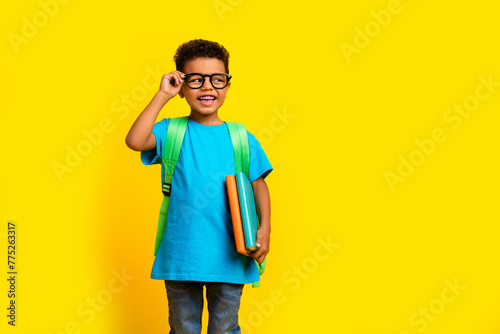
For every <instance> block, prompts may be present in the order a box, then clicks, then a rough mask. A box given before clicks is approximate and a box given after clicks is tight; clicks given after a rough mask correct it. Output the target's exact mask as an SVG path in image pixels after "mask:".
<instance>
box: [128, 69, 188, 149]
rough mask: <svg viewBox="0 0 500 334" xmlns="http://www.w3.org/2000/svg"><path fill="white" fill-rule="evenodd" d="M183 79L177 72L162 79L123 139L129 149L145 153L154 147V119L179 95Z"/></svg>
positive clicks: (182, 75)
mask: <svg viewBox="0 0 500 334" xmlns="http://www.w3.org/2000/svg"><path fill="white" fill-rule="evenodd" d="M183 77H184V73H182V72H179V71H173V72H170V73H168V74H165V75H164V76H163V77H162V80H161V83H160V89H159V90H158V92H157V93H156V94H155V96H154V97H153V99H152V100H151V102H149V104H148V106H147V107H146V108H145V109H144V110H143V111H142V113H141V114H140V115H139V117H137V119H136V120H135V122H134V124H133V125H132V127H131V128H130V130H129V132H128V134H127V137H126V138H125V143H126V144H127V146H128V147H129V148H131V149H132V150H134V151H146V150H150V149H152V148H155V147H156V138H155V136H154V135H153V126H154V125H155V122H156V118H157V117H158V114H159V113H160V111H161V108H163V106H164V105H165V104H166V103H167V102H168V101H169V100H170V99H171V98H173V97H174V96H175V95H177V94H178V93H179V91H180V89H181V87H182V83H183V82H184V79H183ZM171 81H172V82H171Z"/></svg>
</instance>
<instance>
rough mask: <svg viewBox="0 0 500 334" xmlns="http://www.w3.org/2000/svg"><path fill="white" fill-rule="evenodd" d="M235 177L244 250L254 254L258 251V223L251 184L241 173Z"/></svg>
mask: <svg viewBox="0 0 500 334" xmlns="http://www.w3.org/2000/svg"><path fill="white" fill-rule="evenodd" d="M235 177H236V186H237V188H238V199H239V201H240V211H241V224H242V226H243V235H244V236H245V248H246V249H247V250H248V251H250V252H255V251H256V250H257V249H258V247H257V246H256V245H255V243H256V242H257V230H258V228H259V221H258V218H257V210H256V208H255V199H254V197H253V188H252V184H251V183H250V181H249V180H248V178H247V177H246V175H245V174H244V173H242V172H240V173H236V175H235Z"/></svg>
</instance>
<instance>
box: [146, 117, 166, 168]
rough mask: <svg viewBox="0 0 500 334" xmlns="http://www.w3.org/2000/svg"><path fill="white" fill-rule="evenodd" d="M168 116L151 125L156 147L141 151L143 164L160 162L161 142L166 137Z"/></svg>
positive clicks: (163, 141)
mask: <svg viewBox="0 0 500 334" xmlns="http://www.w3.org/2000/svg"><path fill="white" fill-rule="evenodd" d="M169 122H170V118H168V119H167V118H164V119H162V120H161V121H159V122H158V123H156V124H155V125H154V126H153V134H154V135H155V137H156V147H155V148H152V149H150V150H147V151H142V152H141V161H142V163H143V164H145V165H154V164H160V163H161V156H162V154H163V143H165V138H166V137H167V127H168V123H169Z"/></svg>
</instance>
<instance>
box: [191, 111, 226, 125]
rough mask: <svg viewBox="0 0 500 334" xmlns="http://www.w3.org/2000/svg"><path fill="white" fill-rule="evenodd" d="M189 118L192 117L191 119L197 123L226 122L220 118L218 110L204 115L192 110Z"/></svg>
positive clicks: (218, 123) (212, 123)
mask: <svg viewBox="0 0 500 334" xmlns="http://www.w3.org/2000/svg"><path fill="white" fill-rule="evenodd" d="M189 118H191V120H193V121H195V122H196V123H199V124H203V125H221V124H223V123H224V122H223V121H222V120H221V119H220V118H219V115H218V113H217V112H215V113H213V114H210V115H202V114H200V113H194V112H192V111H191V114H190V115H189Z"/></svg>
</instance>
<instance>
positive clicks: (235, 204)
mask: <svg viewBox="0 0 500 334" xmlns="http://www.w3.org/2000/svg"><path fill="white" fill-rule="evenodd" d="M226 186H227V195H228V198H229V208H230V209H231V218H232V221H233V230H234V241H235V243H236V250H237V251H238V253H240V254H243V255H246V256H248V251H247V250H246V248H245V237H244V236H243V225H242V223H241V211H240V201H239V199H238V188H237V187H236V178H235V177H234V175H228V176H226Z"/></svg>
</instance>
